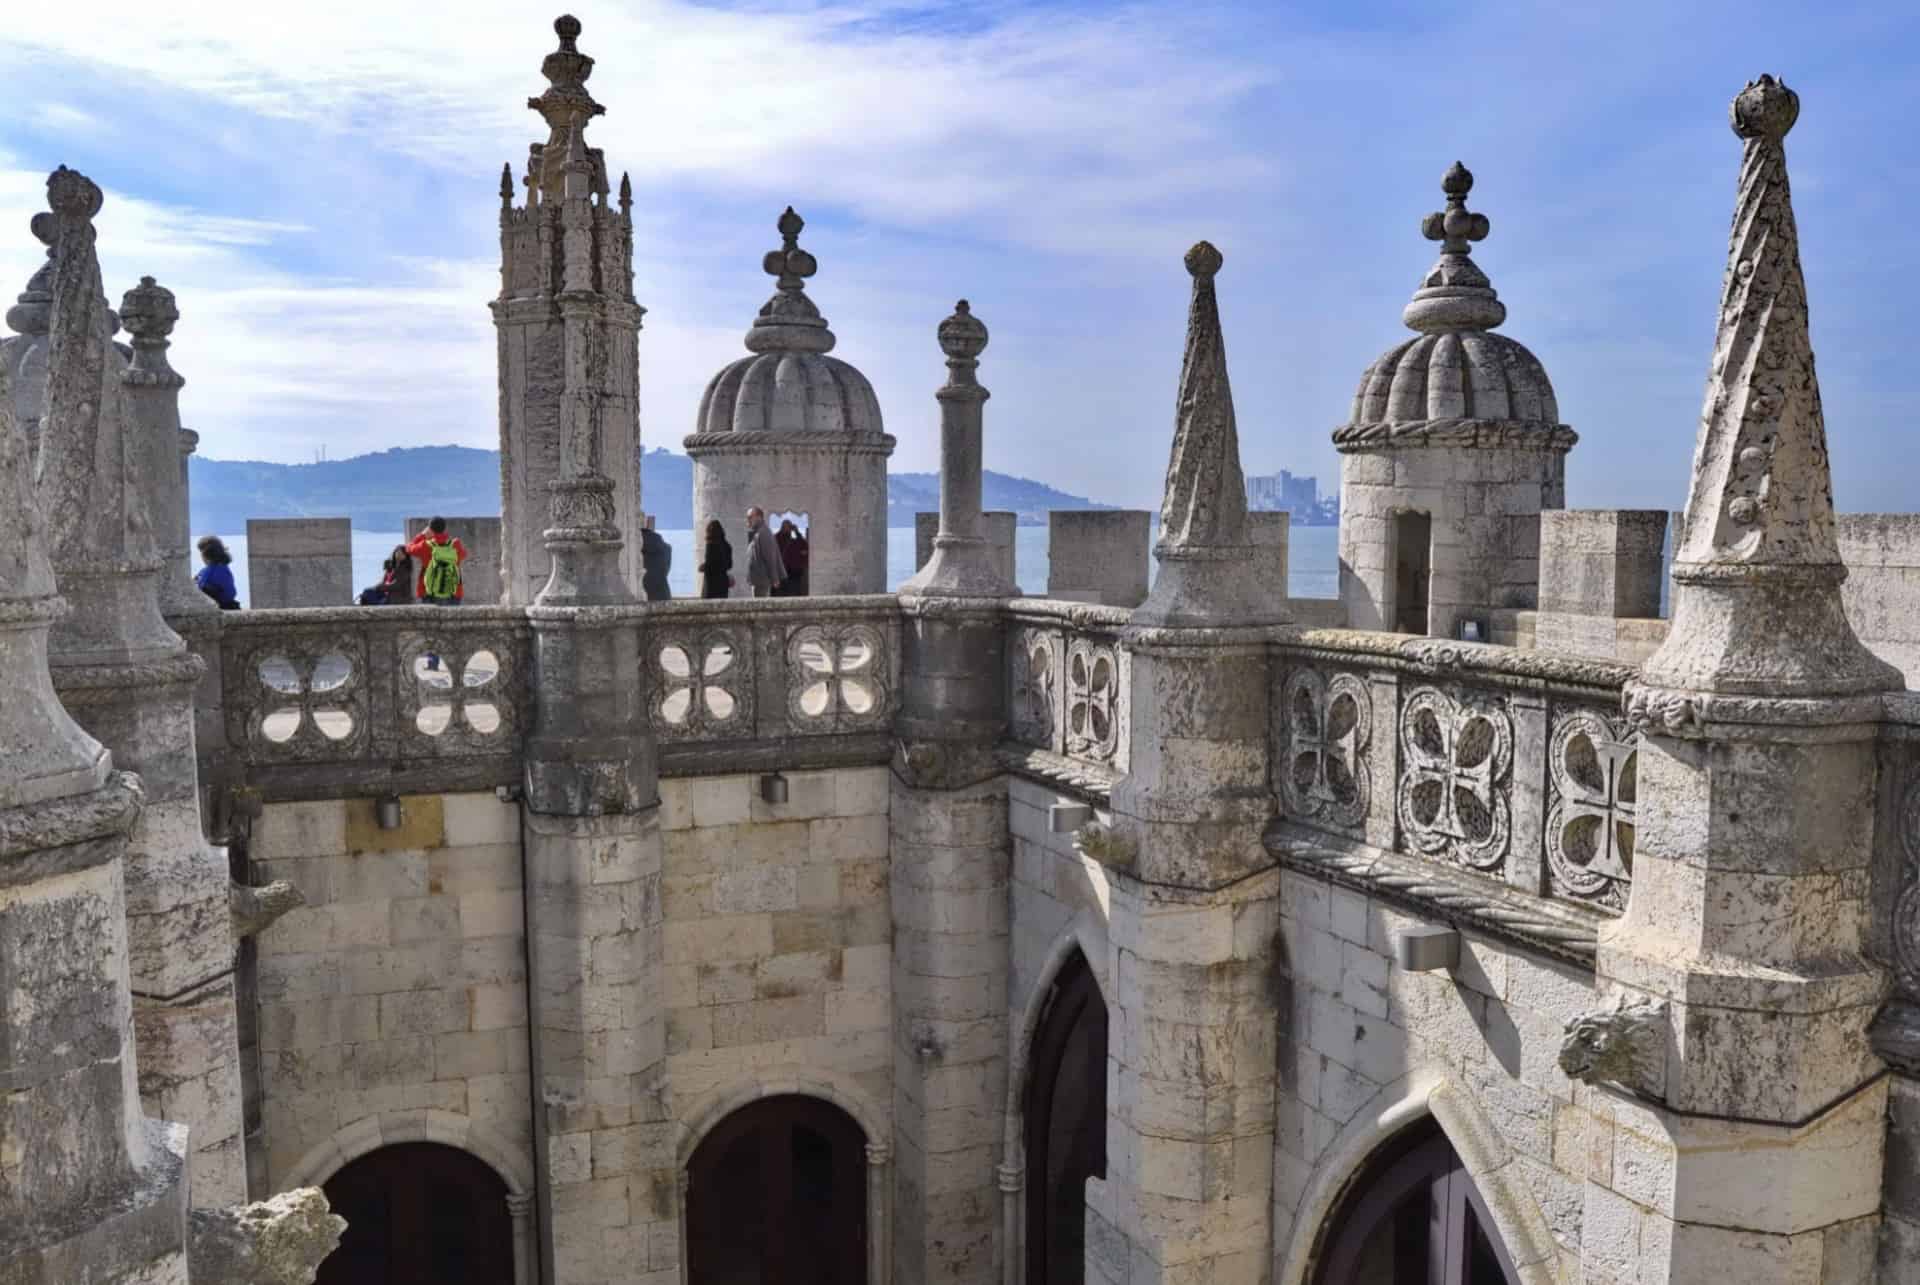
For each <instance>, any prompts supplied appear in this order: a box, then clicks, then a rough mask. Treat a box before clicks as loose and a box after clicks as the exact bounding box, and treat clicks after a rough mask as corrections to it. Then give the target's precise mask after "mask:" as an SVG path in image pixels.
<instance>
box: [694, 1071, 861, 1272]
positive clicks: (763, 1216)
mask: <svg viewBox="0 0 1920 1285" xmlns="http://www.w3.org/2000/svg"><path fill="white" fill-rule="evenodd" d="M865 1144H866V1136H865V1135H864V1134H863V1133H862V1132H861V1130H860V1126H859V1125H858V1124H856V1123H855V1122H854V1120H853V1118H852V1117H851V1116H849V1115H848V1114H847V1113H846V1112H844V1111H842V1110H841V1109H840V1108H839V1107H836V1106H834V1105H833V1104H832V1103H831V1102H823V1101H821V1100H820V1099H819V1098H809V1097H804V1096H801V1095H799V1094H782V1095H780V1096H778V1097H770V1098H762V1099H760V1100H759V1101H758V1102H753V1103H750V1104H748V1105H747V1106H744V1107H741V1108H740V1109H739V1110H738V1111H735V1112H734V1113H733V1114H732V1115H729V1116H728V1117H727V1118H726V1119H724V1120H722V1121H721V1122H720V1123H719V1124H717V1125H715V1126H714V1128H713V1131H712V1132H711V1133H709V1134H708V1135H707V1136H706V1137H705V1138H703V1139H701V1141H700V1145H699V1146H698V1147H696V1148H695V1149H694V1153H693V1156H692V1157H691V1158H690V1159H689V1160H688V1161H687V1280H688V1282H689V1285H863V1282H865V1280H866V1279H867V1262H866V1237H867V1200H866V1181H865V1177H866V1145H865Z"/></svg>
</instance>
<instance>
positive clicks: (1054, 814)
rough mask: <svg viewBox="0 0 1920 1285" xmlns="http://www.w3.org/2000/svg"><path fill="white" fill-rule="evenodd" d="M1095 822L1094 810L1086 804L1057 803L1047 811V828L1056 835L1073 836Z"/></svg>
mask: <svg viewBox="0 0 1920 1285" xmlns="http://www.w3.org/2000/svg"><path fill="white" fill-rule="evenodd" d="M1091 820H1093V809H1092V808H1090V807H1088V806H1087V805H1086V804H1084V803H1056V804H1054V805H1053V806H1052V807H1050V808H1048V809H1047V828H1048V829H1049V830H1051V831H1053V832H1054V833H1055V834H1073V833H1074V832H1075V831H1077V830H1079V828H1080V827H1081V826H1083V825H1085V824H1087V822H1089V821H1091Z"/></svg>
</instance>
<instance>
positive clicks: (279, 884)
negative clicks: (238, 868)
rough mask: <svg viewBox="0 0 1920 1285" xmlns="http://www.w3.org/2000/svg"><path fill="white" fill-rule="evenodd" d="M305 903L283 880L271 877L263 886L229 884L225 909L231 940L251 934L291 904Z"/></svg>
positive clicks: (287, 882)
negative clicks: (230, 919) (229, 919)
mask: <svg viewBox="0 0 1920 1285" xmlns="http://www.w3.org/2000/svg"><path fill="white" fill-rule="evenodd" d="M306 904H307V898H306V895H305V894H304V893H302V892H301V891H300V889H298V888H296V887H294V885H293V884H292V883H290V882H289V881H287V880H285V879H275V880H274V881H273V882H272V883H270V884H268V885H267V886H266V887H264V888H250V887H248V886H247V885H246V884H243V883H236V884H230V885H229V886H228V888H227V908H228V910H229V911H231V912H232V914H233V938H234V940H235V941H238V940H240V939H241V938H242V937H252V936H254V935H255V934H256V933H258V932H259V931H260V930H261V929H263V928H265V927H266V926H267V925H268V924H270V923H272V922H273V921H274V920H276V919H278V918H279V917H280V916H282V915H284V914H286V913H287V912H288V911H289V910H292V909H293V908H294V907H295V906H304V905H306Z"/></svg>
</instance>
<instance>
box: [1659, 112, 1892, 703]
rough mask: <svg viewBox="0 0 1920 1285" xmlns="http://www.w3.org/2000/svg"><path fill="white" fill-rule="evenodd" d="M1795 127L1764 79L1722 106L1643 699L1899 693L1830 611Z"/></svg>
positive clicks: (1832, 579)
mask: <svg viewBox="0 0 1920 1285" xmlns="http://www.w3.org/2000/svg"><path fill="white" fill-rule="evenodd" d="M1799 114H1800V99H1799V95H1797V94H1795V93H1794V92H1793V91H1792V90H1791V89H1788V88H1787V87H1786V86H1785V85H1783V84H1781V83H1780V82H1779V81H1777V80H1775V79H1774V78H1773V77H1771V76H1762V77H1761V78H1760V79H1759V80H1757V81H1754V82H1753V83H1751V84H1749V85H1748V86H1747V87H1746V89H1744V90H1743V91H1741V93H1740V95H1739V96H1738V97H1736V98H1735V99H1734V100H1733V108H1732V120H1733V132H1734V133H1735V134H1737V135H1739V136H1740V138H1741V139H1743V140H1744V142H1745V148H1744V152H1743V155H1742V158H1741V165H1740V188H1739V199H1738V201H1737V203H1736V205H1735V208H1734V216H1733V232H1732V236H1731V239H1730V242H1729V245H1728V250H1727V272H1726V277H1725V280H1724V283H1723V285H1722V287H1721V296H1720V325H1719V329H1718V331H1717V333H1716V335H1715V339H1714V353H1713V369H1712V373H1711V374H1710V375H1709V376H1708V379H1707V394H1706V405H1705V407H1704V408H1703V410H1702V411H1701V416H1700V435H1699V438H1698V440H1697V441H1696V443H1695V446H1694V455H1693V481H1692V486H1691V490H1690V492H1689V495H1688V499H1687V515H1686V523H1685V527H1684V529H1683V531H1682V532H1681V535H1680V538H1679V544H1678V548H1677V550H1676V552H1675V555H1674V565H1673V582H1674V593H1673V628H1672V630H1671V632H1669V634H1668V635H1667V640H1666V642H1665V643H1664V644H1663V645H1662V646H1661V648H1660V649H1659V651H1657V652H1655V653H1654V655H1653V656H1652V657H1651V658H1649V659H1648V661H1647V663H1646V666H1645V668H1644V669H1643V670H1642V673H1641V685H1642V687H1644V688H1670V689H1683V690H1693V691H1699V692H1703V693H1725V694H1754V695H1769V696H1779V697H1797V698H1804V697H1817V696H1840V695H1846V694H1851V693H1859V692H1867V691H1879V690H1885V689H1888V688H1899V687H1900V686H1902V685H1903V684H1902V682H1901V680H1900V677H1899V675H1898V673H1897V672H1896V671H1895V670H1894V669H1893V668H1892V666H1890V665H1887V664H1885V663H1884V662H1882V661H1881V660H1879V659H1878V658H1877V657H1875V656H1873V655H1872V654H1871V653H1869V652H1868V651H1867V650H1866V648H1865V647H1863V646H1862V645H1861V643H1860V641H1859V639H1858V638H1857V637H1856V636H1855V635H1854V632H1853V627H1852V626H1851V625H1850V624H1849V623H1848V622H1847V618H1846V614H1845V612H1844V611H1843V610H1842V609H1841V604H1840V583H1841V581H1843V580H1844V579H1845V578H1846V574H1847V572H1846V568H1845V567H1844V566H1843V565H1842V564H1841V562H1840V552H1839V545H1838V543H1837V541H1836V538H1835V535H1834V522H1833V484H1832V477H1831V474H1830V472H1829V469H1828V465H1827V432H1826V423H1825V421H1824V419H1823V417H1822V415H1821V410H1820V384H1819V380H1818V378H1817V377H1816V376H1815V374H1814V369H1813V347H1812V344H1811V342H1810V341H1809V338H1808V334H1807V290H1806V282H1805V279H1804V278H1803V277H1802V275H1801V271H1800V245H1799V237H1798V234H1797V232H1796V230H1795V227H1794V219H1793V205H1792V201H1791V197H1790V193H1789V190H1788V186H1787V159H1786V150H1785V147H1784V145H1783V140H1784V139H1785V137H1786V134H1787V131H1788V130H1790V129H1792V128H1793V124H1794V121H1795V119H1796V118H1797V117H1798V116H1799ZM1647 695H1648V694H1647V693H1645V692H1638V693H1636V694H1635V699H1636V700H1639V699H1641V698H1642V697H1644V696H1647ZM1666 704H1667V706H1668V707H1669V708H1671V709H1673V710H1675V711H1678V710H1679V709H1680V708H1681V707H1680V706H1678V705H1676V704H1674V703H1673V702H1672V701H1668V702H1666ZM1696 713H1697V711H1696Z"/></svg>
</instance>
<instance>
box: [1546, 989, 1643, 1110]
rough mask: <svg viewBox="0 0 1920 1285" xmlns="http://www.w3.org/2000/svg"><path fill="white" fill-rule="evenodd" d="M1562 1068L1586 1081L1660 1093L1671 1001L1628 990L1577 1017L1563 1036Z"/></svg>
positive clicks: (1571, 1021) (1561, 1049) (1569, 1024)
mask: <svg viewBox="0 0 1920 1285" xmlns="http://www.w3.org/2000/svg"><path fill="white" fill-rule="evenodd" d="M1560 1069H1561V1070H1562V1071H1564V1072H1566V1074H1567V1076H1568V1078H1569V1079H1574V1080H1579V1081H1580V1082H1581V1083H1583V1084H1599V1083H1601V1082H1602V1081H1611V1082H1613V1083H1616V1084H1622V1085H1625V1086H1626V1087H1628V1088H1630V1089H1637V1090H1639V1091H1640V1092H1642V1093H1650V1094H1658V1093H1659V1092H1660V1091H1661V1089H1662V1087H1663V1085H1664V1082H1665V1080H1666V1069H1667V1002H1666V1001H1665V1000H1663V999H1662V1000H1655V999H1638V1000H1630V999H1628V998H1627V996H1626V995H1625V994H1624V993H1623V994H1621V995H1619V996H1618V997H1616V998H1615V1000H1614V1002H1613V1007H1612V1008H1607V1009H1600V1010H1599V1011H1597V1012H1592V1013H1582V1014H1580V1015H1579V1016H1578V1017H1575V1018H1573V1019H1572V1020H1570V1021H1569V1022H1568V1023H1567V1027H1566V1035H1565V1036H1564V1037H1563V1038H1562V1039H1561V1041H1560Z"/></svg>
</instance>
